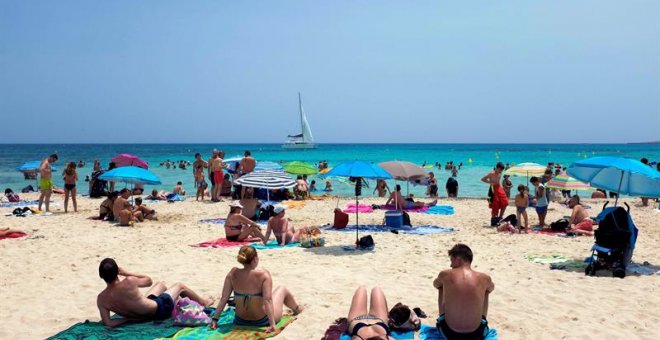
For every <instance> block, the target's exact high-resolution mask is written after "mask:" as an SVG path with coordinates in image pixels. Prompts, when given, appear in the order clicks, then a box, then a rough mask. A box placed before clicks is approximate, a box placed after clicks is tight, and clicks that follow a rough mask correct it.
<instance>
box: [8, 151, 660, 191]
mask: <svg viewBox="0 0 660 340" xmlns="http://www.w3.org/2000/svg"><path fill="white" fill-rule="evenodd" d="M214 148H218V149H222V150H224V151H225V153H226V157H227V158H230V157H234V156H241V155H243V152H244V151H245V150H251V151H252V154H253V156H254V157H255V158H256V159H257V161H259V160H269V161H276V162H288V161H294V160H295V161H305V162H309V163H313V164H316V163H317V162H318V161H320V160H326V161H328V162H329V163H330V166H333V165H336V164H338V163H340V162H342V161H347V160H365V161H372V162H383V161H389V160H405V161H410V162H413V163H417V164H420V165H421V164H422V163H423V162H426V163H427V164H434V163H435V162H440V163H441V164H444V163H445V162H448V161H453V162H454V163H455V164H458V163H460V162H463V164H464V166H463V168H462V169H461V171H460V172H459V175H458V178H457V179H458V182H459V188H460V189H459V195H460V196H469V197H484V196H485V194H486V191H487V187H486V185H485V184H482V183H481V182H480V181H479V179H480V178H481V176H483V175H484V174H485V173H486V172H488V171H489V170H490V169H492V167H493V166H494V165H495V163H496V162H497V161H498V160H499V161H502V162H504V163H507V162H509V163H522V162H536V163H539V164H547V163H548V162H555V163H561V164H563V165H565V166H568V165H570V164H571V163H572V162H574V161H576V160H579V159H583V158H587V157H592V156H617V157H628V158H634V159H640V158H642V157H646V158H648V159H649V160H651V161H660V145H657V144H656V145H647V144H594V145H592V144H561V145H557V144H554V145H551V144H322V145H320V146H319V148H318V149H315V150H301V151H291V150H283V149H281V148H280V145H279V144H224V145H211V144H49V145H36V144H35V145H25V144H22V145H9V144H4V145H0V188H2V189H4V188H6V187H10V188H13V189H14V190H20V188H22V187H25V186H26V185H28V184H33V185H34V183H35V181H26V180H24V179H23V175H22V174H21V173H20V172H18V171H16V170H15V167H16V166H19V165H20V164H22V163H24V162H26V161H30V160H37V159H43V158H44V157H46V156H48V155H49V154H51V153H57V154H58V156H59V161H58V163H57V164H56V165H58V166H59V169H58V172H61V170H62V168H63V165H64V163H65V162H66V161H76V162H77V161H78V160H83V161H84V162H85V163H86V165H85V167H84V168H82V169H80V170H79V176H80V178H81V182H80V183H79V184H80V186H83V184H84V182H83V181H82V179H84V177H85V175H89V174H90V173H91V167H92V164H93V161H94V160H95V159H98V160H100V161H101V162H102V164H103V165H104V166H106V167H107V164H108V162H109V161H110V158H112V156H114V155H116V154H120V153H130V154H135V155H138V156H140V157H142V158H143V159H145V160H147V161H148V162H149V164H150V170H151V171H153V172H154V173H155V174H157V175H158V176H159V177H160V178H161V181H162V182H163V184H162V185H160V186H157V187H156V188H158V189H164V190H171V189H172V187H173V186H174V183H176V181H183V183H184V187H186V188H187V189H188V191H192V189H193V179H192V171H191V170H190V169H188V170H185V171H184V170H180V169H174V170H172V169H170V170H167V169H165V167H162V166H160V163H162V162H164V161H166V160H168V159H169V160H172V161H174V160H177V161H178V160H189V161H191V162H192V161H193V160H194V157H193V156H194V154H195V153H196V152H200V153H201V154H202V155H203V157H204V158H205V159H207V158H208V157H209V156H210V154H211V151H212V150H213V149H214ZM469 159H471V160H472V162H471V163H469V162H468V160H469ZM433 171H434V172H435V174H436V176H437V177H439V180H438V182H439V183H440V184H441V185H440V186H441V188H444V183H445V181H446V180H447V178H448V177H449V173H448V172H447V171H445V170H444V169H443V170H440V169H433ZM311 179H317V182H318V184H317V186H318V187H319V188H320V189H322V188H323V182H322V181H323V180H320V179H318V178H315V177H313V176H312V177H311ZM513 181H514V184H518V183H523V182H524V181H525V179H524V178H522V179H520V178H513ZM55 183H56V185H58V186H62V185H63V182H62V179H61V176H57V177H56V180H55ZM333 184H334V187H335V193H336V194H340V195H351V194H352V190H353V187H351V186H349V185H347V184H343V183H333ZM371 184H372V186H371V188H372V189H371V190H373V183H371ZM392 186H393V185H392V183H390V187H392ZM404 188H405V187H404ZM149 189H151V188H150V187H147V190H149ZM371 190H364V191H363V193H364V194H365V195H371ZM404 191H405V189H404ZM410 191H411V192H413V193H415V194H416V195H418V196H419V195H422V194H423V192H424V188H423V187H412V186H411V187H410ZM441 193H442V194H443V195H442V196H444V191H443V190H442V191H441Z"/></svg>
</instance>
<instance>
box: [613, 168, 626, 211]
mask: <svg viewBox="0 0 660 340" xmlns="http://www.w3.org/2000/svg"><path fill="white" fill-rule="evenodd" d="M623 174H624V172H623V170H622V171H621V179H619V189H617V191H616V199H615V200H614V206H615V207H616V205H617V203H619V193H620V192H621V183H623Z"/></svg>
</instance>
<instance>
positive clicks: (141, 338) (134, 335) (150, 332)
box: [48, 319, 181, 340]
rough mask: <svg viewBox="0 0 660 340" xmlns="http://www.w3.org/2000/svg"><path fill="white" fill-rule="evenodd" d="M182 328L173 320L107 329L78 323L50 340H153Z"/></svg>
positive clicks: (91, 323) (96, 323) (99, 325)
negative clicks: (175, 324)
mask: <svg viewBox="0 0 660 340" xmlns="http://www.w3.org/2000/svg"><path fill="white" fill-rule="evenodd" d="M180 329H181V327H178V326H174V324H173V319H167V320H164V321H148V322H141V323H130V324H124V325H121V326H119V327H115V328H110V327H106V326H105V325H103V324H102V323H100V322H90V321H89V320H87V321H85V322H80V323H77V324H75V325H73V326H71V327H70V328H69V329H66V330H64V331H62V332H59V333H57V334H56V335H53V336H51V337H50V338H48V339H63V340H83V339H85V340H115V339H116V340H122V339H132V340H151V339H156V338H160V337H168V336H172V335H174V334H175V333H176V332H177V331H179V330H180Z"/></svg>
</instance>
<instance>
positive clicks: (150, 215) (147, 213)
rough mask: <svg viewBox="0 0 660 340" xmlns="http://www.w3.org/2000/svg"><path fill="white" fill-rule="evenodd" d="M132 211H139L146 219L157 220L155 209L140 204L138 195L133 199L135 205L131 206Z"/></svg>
mask: <svg viewBox="0 0 660 340" xmlns="http://www.w3.org/2000/svg"><path fill="white" fill-rule="evenodd" d="M133 211H134V212H140V213H141V214H142V216H143V217H144V218H145V219H147V220H157V219H158V218H157V217H156V209H151V208H149V207H147V205H146V204H142V198H140V197H138V198H136V199H135V207H134V208H133Z"/></svg>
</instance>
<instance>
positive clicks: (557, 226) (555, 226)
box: [550, 218, 568, 231]
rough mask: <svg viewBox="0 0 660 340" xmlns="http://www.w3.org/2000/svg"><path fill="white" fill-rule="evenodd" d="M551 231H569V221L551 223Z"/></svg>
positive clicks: (561, 219)
mask: <svg viewBox="0 0 660 340" xmlns="http://www.w3.org/2000/svg"><path fill="white" fill-rule="evenodd" d="M550 229H551V230H553V231H566V229H568V220H567V219H565V218H560V219H558V220H556V221H555V222H552V223H550Z"/></svg>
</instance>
